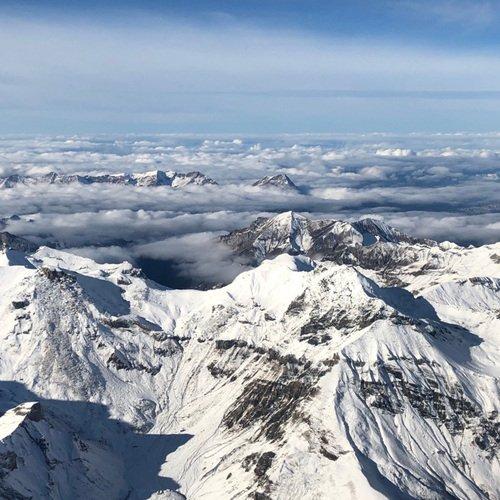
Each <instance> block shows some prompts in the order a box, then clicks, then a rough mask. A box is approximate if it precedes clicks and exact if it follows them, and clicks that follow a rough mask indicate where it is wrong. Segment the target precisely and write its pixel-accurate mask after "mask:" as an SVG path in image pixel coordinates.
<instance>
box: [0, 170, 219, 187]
mask: <svg viewBox="0 0 500 500" xmlns="http://www.w3.org/2000/svg"><path fill="white" fill-rule="evenodd" d="M74 183H76V184H83V185H89V184H120V185H129V186H171V187H173V188H182V187H185V186H188V185H198V186H203V185H206V184H211V185H214V184H217V182H215V181H214V180H213V179H211V178H210V177H207V176H206V175H204V174H202V173H201V172H188V173H178V172H173V171H163V170H154V171H151V172H145V173H137V174H123V173H119V174H99V175H79V174H58V173H56V172H50V173H48V174H43V175H35V176H24V175H10V176H9V177H4V178H1V179H0V188H12V187H15V186H17V185H20V184H21V185H26V186H30V185H36V184H74Z"/></svg>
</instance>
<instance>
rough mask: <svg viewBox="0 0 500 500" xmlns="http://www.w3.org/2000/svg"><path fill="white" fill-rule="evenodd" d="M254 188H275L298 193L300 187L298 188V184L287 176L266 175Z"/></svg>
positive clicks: (255, 183) (254, 184)
mask: <svg viewBox="0 0 500 500" xmlns="http://www.w3.org/2000/svg"><path fill="white" fill-rule="evenodd" d="M252 186H256V187H274V188H281V189H290V190H294V191H298V187H297V186H296V184H295V183H294V182H293V181H292V179H290V177H288V175H286V174H276V175H266V176H265V177H263V178H262V179H259V180H258V181H256V182H254V183H253V184H252Z"/></svg>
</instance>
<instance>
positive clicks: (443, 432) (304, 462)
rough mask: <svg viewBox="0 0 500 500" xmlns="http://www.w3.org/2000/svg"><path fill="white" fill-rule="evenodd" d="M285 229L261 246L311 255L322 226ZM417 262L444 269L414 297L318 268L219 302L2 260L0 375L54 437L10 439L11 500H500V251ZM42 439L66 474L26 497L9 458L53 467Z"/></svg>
mask: <svg viewBox="0 0 500 500" xmlns="http://www.w3.org/2000/svg"><path fill="white" fill-rule="evenodd" d="M274 224H275V225H276V226H278V227H280V228H282V229H283V233H284V234H287V235H290V234H293V235H294V238H293V239H292V240H290V239H287V237H284V238H283V239H278V240H274V239H273V238H264V241H265V242H266V244H267V243H269V244H270V246H269V247H266V246H265V245H264V246H263V249H266V248H276V245H282V244H283V245H288V246H287V247H286V249H287V251H288V249H289V247H291V246H292V245H296V248H307V246H308V245H310V244H311V242H310V240H308V239H307V238H308V234H309V233H308V232H307V231H306V229H307V227H308V226H307V219H305V218H302V217H300V216H297V217H296V216H294V215H289V214H284V215H282V216H280V217H279V218H278V220H277V221H274ZM325 227H326V226H325ZM325 227H322V229H325ZM340 227H345V228H346V232H350V231H351V228H350V227H348V226H340ZM330 230H331V228H328V229H327V233H328V231H330ZM370 230H371V229H370ZM378 230H380V231H381V232H382V230H383V232H384V234H387V233H388V230H387V229H385V228H380V227H379V228H378ZM341 234H344V233H342V232H341ZM351 234H352V235H353V236H354V237H356V238H358V239H357V241H358V243H357V246H359V247H363V236H362V233H361V232H360V231H358V232H357V233H354V232H352V233H351ZM358 234H359V235H361V236H358ZM384 245H392V246H394V247H401V248H402V249H403V250H402V251H405V252H406V251H408V248H409V247H411V248H413V246H415V245H412V244H410V243H407V242H405V241H402V242H400V243H396V242H390V243H384ZM370 247H373V245H371V246H368V247H363V248H370ZM415 247H416V248H418V250H415V251H417V252H420V251H421V252H428V253H429V254H432V255H434V254H433V252H434V253H435V254H436V255H439V256H441V258H442V259H441V260H439V261H438V262H437V264H436V265H435V266H434V267H433V268H432V269H429V270H428V271H426V270H425V271H424V272H422V273H415V274H413V273H412V272H410V271H411V270H410V271H408V269H406V271H404V272H406V274H405V277H406V278H407V279H408V280H410V281H411V283H410V284H409V285H408V286H407V288H402V287H395V286H388V285H387V284H386V276H385V274H384V273H383V272H382V271H377V270H376V269H373V268H371V269H369V270H365V269H363V268H362V267H361V266H359V265H357V266H356V267H353V266H350V265H344V264H342V265H338V264H336V263H335V262H332V261H323V262H320V261H317V260H312V259H310V258H309V257H307V256H304V255H286V254H285V255H279V256H278V257H276V258H275V259H273V260H265V261H263V262H262V264H261V265H260V266H258V267H256V268H255V269H253V270H251V271H248V272H245V273H243V274H241V275H239V276H238V277H237V278H236V279H235V281H234V282H233V283H231V284H230V285H228V286H226V287H224V288H220V289H216V290H210V291H192V290H184V291H180V290H168V289H163V288H160V287H158V286H156V285H155V284H154V283H151V282H149V281H147V280H145V279H144V278H143V277H142V276H141V273H140V272H139V271H138V270H136V269H134V268H133V267H132V266H130V265H129V264H125V263H124V264H120V265H109V264H108V265H100V264H96V263H95V262H93V261H92V260H90V259H85V258H81V257H77V256H74V255H70V254H67V253H65V252H61V251H56V250H52V249H49V248H46V247H42V248H40V249H39V250H37V251H36V252H33V253H30V254H23V255H24V260H22V259H19V260H17V261H16V262H12V261H9V260H7V259H4V260H2V261H1V262H2V263H3V264H2V266H0V288H1V293H0V317H1V318H2V323H1V325H0V337H1V340H2V345H3V346H4V348H3V350H2V354H1V356H0V378H1V379H2V380H4V381H11V382H8V383H7V382H0V391H1V392H0V402H1V403H2V407H3V408H4V411H5V410H8V409H12V408H15V407H16V406H17V405H19V404H22V403H25V402H30V401H31V402H32V401H39V402H40V407H41V410H42V413H41V415H42V417H43V418H42V419H41V420H39V421H38V422H34V421H31V420H30V421H27V420H24V422H25V423H27V425H28V430H29V431H30V432H31V435H32V436H35V432H36V433H38V434H36V436H38V437H37V439H35V440H32V439H31V438H29V436H27V435H24V434H23V433H24V431H22V430H21V429H23V425H25V423H22V424H20V425H17V426H16V429H19V430H14V431H13V432H10V433H9V434H8V435H7V436H5V437H4V438H3V439H1V440H0V456H2V457H3V456H5V457H7V456H9V457H11V458H10V459H6V460H4V461H3V462H1V463H0V467H1V468H2V479H1V484H2V486H3V487H4V488H7V487H8V488H10V489H9V490H6V491H9V492H10V493H11V494H12V492H15V493H16V494H18V495H23V496H30V495H32V496H37V497H39V498H67V497H68V491H69V490H68V489H65V488H68V487H71V488H73V490H72V491H71V495H70V496H86V497H92V498H105V497H107V498H109V497H110V496H111V497H112V498H115V497H120V494H121V492H128V494H129V495H130V496H129V498H171V497H172V496H173V495H174V496H175V495H178V493H173V491H172V490H177V491H179V492H180V493H182V494H184V495H185V496H187V497H188V498H194V499H198V498H213V499H216V498H217V499H220V498H235V497H236V498H241V497H243V498H245V497H253V498H261V499H263V498H273V499H274V498H277V499H285V498H286V499H288V498H331V497H336V498H358V499H366V498H383V497H390V498H396V497H403V498H404V497H408V496H410V497H413V498H436V499H437V498H446V497H456V498H463V499H475V498H477V499H480V498H481V499H483V498H497V492H498V491H499V490H500V483H499V482H498V481H499V480H498V478H499V477H500V470H499V469H500V465H499V461H498V445H499V442H500V437H499V426H500V424H499V420H498V411H499V409H500V408H499V406H500V403H499V398H498V389H499V388H498V376H499V375H500V373H499V370H498V366H500V364H499V361H500V359H499V357H500V345H499V343H498V338H497V336H496V335H495V332H497V331H498V327H499V326H500V325H499V323H500V319H499V317H498V311H499V310H500V287H499V278H500V261H499V259H498V258H497V256H498V255H500V245H499V244H496V245H489V246H488V247H481V248H477V249H462V248H460V247H456V246H448V245H443V248H440V247H439V246H438V245H433V246H426V245H420V246H419V245H416V246H415ZM8 251H9V250H4V253H5V252H8ZM409 290H412V291H413V293H412V292H410V291H409ZM6 384H7V385H6ZM8 384H10V385H8ZM12 384H15V385H14V388H13V386H12ZM55 401H59V402H60V403H58V404H55V403H54V402H55ZM83 402H85V405H84V406H83V407H82V404H83ZM62 403H64V404H62ZM82 408H84V409H85V411H83V412H82ZM103 412H104V413H103ZM7 415H10V414H5V415H4V417H5V416H7ZM76 415H82V416H81V417H79V418H76ZM4 417H0V428H1V426H2V422H1V418H4ZM9 418H10V417H9ZM49 424H51V425H49ZM31 428H33V429H31ZM54 429H55V430H54ZM90 430H91V432H90ZM19 433H20V434H19ZM16 435H19V436H22V437H21V438H20V439H21V441H16V442H15V441H13V440H12V437H13V436H16ZM117 436H120V438H118V437H117ZM41 438H43V440H44V443H45V444H44V446H43V450H42V451H44V453H45V455H43V453H42V458H43V456H47V457H49V458H50V457H54V460H57V465H56V466H55V468H51V467H53V466H51V465H50V463H51V462H50V461H49V462H47V460H45V459H43V460H42V459H40V461H39V462H37V463H36V464H35V465H32V466H31V467H35V469H34V470H37V471H38V472H37V474H40V475H39V476H37V477H39V478H41V479H39V481H35V482H31V483H27V482H25V483H23V480H22V478H23V477H24V476H22V474H23V473H24V474H25V473H26V470H27V469H23V468H22V467H21V466H20V465H19V466H16V468H12V464H13V463H14V461H13V459H12V455H8V453H10V452H12V453H14V454H16V456H18V457H20V458H23V459H24V460H27V458H25V457H27V456H28V455H29V456H30V457H31V456H34V457H36V456H40V455H37V453H40V451H35V446H37V447H38V448H37V449H38V450H39V449H40V446H39V444H37V443H39V442H40V439H41ZM78 440H80V441H82V442H84V443H85V445H86V446H81V445H80V444H78V443H79V441H78ZM152 443H155V444H154V446H153V447H152ZM2 447H3V449H2ZM84 448H86V450H85V451H82V449H84ZM153 449H154V450H157V453H155V454H153V455H154V456H153V455H151V450H153ZM22 450H28V451H27V452H26V453H28V455H24V453H25V451H23V452H22V453H21V451H22ZM76 450H80V451H76ZM82 453H83V455H82ZM75 454H80V455H79V456H80V458H81V459H82V460H83V462H82V463H85V469H78V467H76V466H74V465H73V461H72V460H74V457H75V456H77V455H75ZM69 457H72V458H71V459H70V458H69ZM146 457H148V459H146ZM15 463H16V464H18V463H19V464H21V460H17V459H16V462H15ZM54 463H55V462H54ZM103 463H105V464H106V467H107V468H106V469H105V473H102V475H103V476H104V477H105V478H106V481H102V480H101V479H99V477H98V476H96V475H97V474H100V472H99V471H100V470H101V467H103ZM148 464H149V465H148ZM9 467H10V468H9ZM23 471H24V472H23ZM54 471H55V472H54ZM78 475H79V477H80V479H79V480H78V481H76V480H72V479H71V478H73V477H77V476H78ZM47 477H50V481H47ZM68 478H69V480H68ZM40 484H43V485H48V486H46V488H47V489H40V486H39V485H40ZM68 485H71V486H68ZM27 488H28V489H30V491H27ZM44 488H45V486H44Z"/></svg>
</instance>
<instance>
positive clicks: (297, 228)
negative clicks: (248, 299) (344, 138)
mask: <svg viewBox="0 0 500 500" xmlns="http://www.w3.org/2000/svg"><path fill="white" fill-rule="evenodd" d="M220 240H221V241H222V242H223V243H225V244H226V245H228V246H229V247H231V248H232V249H233V251H234V252H235V254H237V255H240V256H243V257H246V258H248V259H249V260H250V261H252V262H253V263H257V264H258V263H260V262H262V260H263V259H265V258H269V257H273V256H276V255H279V254H281V253H290V254H293V255H307V256H309V257H311V258H314V259H323V260H332V261H335V262H337V263H348V264H359V265H361V266H362V267H365V268H375V269H382V268H387V267H388V265H389V264H392V263H394V264H396V265H397V266H400V265H401V264H402V263H403V262H402V261H403V260H404V256H408V255H409V247H410V246H411V248H412V249H415V248H419V249H420V248H425V249H431V248H432V247H436V246H437V243H436V242H435V241H431V240H423V239H418V238H413V237H411V236H408V235H406V234H404V233H402V232H401V231H399V230H397V229H395V228H392V227H390V226H388V225H387V224H385V223H384V222H382V221H380V220H375V219H369V218H367V219H362V220H360V221H357V222H345V221H339V220H333V219H309V218H307V217H304V216H303V215H300V214H298V213H296V212H284V213H281V214H279V215H276V216H274V217H271V218H265V217H261V218H258V219H257V220H255V221H254V222H253V223H252V224H251V225H250V226H249V227H247V228H243V229H237V230H235V231H232V232H230V233H229V234H227V235H223V236H221V237H220ZM401 252H402V253H403V256H401V255H400V254H401Z"/></svg>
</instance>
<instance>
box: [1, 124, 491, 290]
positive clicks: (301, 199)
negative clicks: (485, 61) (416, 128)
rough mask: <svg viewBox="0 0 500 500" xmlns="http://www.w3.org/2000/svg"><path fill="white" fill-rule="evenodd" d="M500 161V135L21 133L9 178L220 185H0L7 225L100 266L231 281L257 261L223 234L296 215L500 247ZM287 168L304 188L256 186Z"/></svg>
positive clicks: (6, 144) (4, 149) (4, 150)
mask: <svg viewBox="0 0 500 500" xmlns="http://www.w3.org/2000/svg"><path fill="white" fill-rule="evenodd" d="M499 165H500V134H438V135H423V134H413V135H406V136H395V135H394V136H393V135H388V134H369V135H280V136H266V137H257V136H253V137H249V136H246V137H241V136H226V137H224V136H221V137H217V138H216V137H207V136H205V137H202V136H193V135H184V136H179V135H175V136H174V135H154V136H136V135H122V136H109V135H107V136H72V137H62V136H57V137H42V136H40V137H25V136H19V137H14V136H9V137H3V138H0V177H5V176H8V175H12V174H21V175H39V174H43V173H48V172H53V171H55V172H59V173H93V174H96V173H104V172H124V173H131V172H146V171H149V170H156V169H161V170H175V171H178V172H187V171H191V170H199V171H201V172H203V173H205V174H207V175H209V176H210V177H212V178H214V179H215V180H216V181H217V182H218V183H219V185H218V186H190V187H187V188H184V189H177V190H174V189H171V188H168V187H155V188H150V187H149V188H148V187H134V186H120V185H111V184H93V185H88V186H82V185H79V184H70V185H42V184H41V185H36V186H22V185H20V186H17V187H15V188H12V189H2V190H0V218H1V219H3V221H4V222H3V230H7V231H9V232H11V233H14V234H17V235H20V236H25V237H27V238H29V239H32V240H34V241H36V242H37V243H41V244H50V245H52V246H57V247H60V248H67V249H70V250H71V251H73V252H76V253H79V254H81V255H85V256H89V257H92V258H95V259H97V260H99V261H101V262H106V261H108V262H110V261H113V262H116V261H121V260H124V259H128V260H130V261H132V262H134V263H137V262H140V260H141V259H153V260H161V261H169V262H171V263H172V266H173V267H171V268H169V269H170V270H172V269H173V270H174V271H175V272H177V273H179V274H180V275H185V276H196V277H197V278H196V279H198V278H200V279H202V280H205V281H213V282H217V281H228V280H230V279H232V278H233V277H234V276H235V275H236V274H238V272H240V271H241V270H242V269H244V268H245V266H244V263H242V262H238V261H235V260H234V259H233V257H232V256H231V255H230V253H229V252H228V250H227V248H224V247H222V246H221V245H220V244H218V243H216V241H215V237H216V236H217V235H218V234H221V233H222V232H225V231H229V230H232V229H235V228H240V227H243V226H246V225H248V224H249V223H250V222H251V221H252V220H254V219H255V218H256V217H257V216H261V215H272V214H273V213H277V212H281V211H286V210H296V211H299V212H302V213H304V214H305V215H309V216H311V217H325V218H326V217H328V218H330V217H332V218H339V219H346V220H352V219H358V218H361V217H365V216H371V217H377V218H381V219H383V220H385V221H386V222H388V223H389V224H391V225H393V226H395V227H397V228H399V229H401V230H403V231H405V232H408V233H410V234H412V235H414V236H419V237H426V238H432V239H436V240H451V241H454V242H457V243H459V244H463V245H469V244H474V245H481V244H487V243H491V242H495V241H498V240H499V239H500V238H499V237H500V189H499V188H500V182H499V180H500V166H499ZM275 173H286V174H287V175H289V176H290V177H291V178H292V179H293V181H294V182H295V183H296V184H297V185H298V186H299V187H300V192H297V193H296V192H283V191H280V190H272V189H261V188H255V187H252V183H253V182H254V181H255V180H257V179H259V178H261V177H263V176H265V175H272V174H275ZM13 215H17V216H19V218H17V217H15V218H14V219H9V217H11V216H13Z"/></svg>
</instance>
